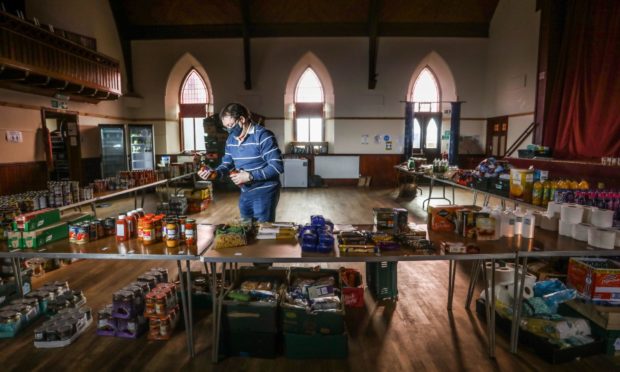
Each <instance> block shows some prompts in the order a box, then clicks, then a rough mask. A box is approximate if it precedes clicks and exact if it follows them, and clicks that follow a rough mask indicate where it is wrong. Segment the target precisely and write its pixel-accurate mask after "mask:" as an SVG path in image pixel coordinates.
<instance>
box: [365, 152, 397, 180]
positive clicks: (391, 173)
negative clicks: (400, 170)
mask: <svg viewBox="0 0 620 372" xmlns="http://www.w3.org/2000/svg"><path fill="white" fill-rule="evenodd" d="M402 160H403V155H402V154H390V155H381V154H377V155H375V154H364V155H360V173H361V175H362V176H371V177H372V180H371V183H370V185H371V186H372V187H391V186H396V176H397V174H396V173H397V172H396V169H394V166H395V165H397V164H399V163H400V162H402Z"/></svg>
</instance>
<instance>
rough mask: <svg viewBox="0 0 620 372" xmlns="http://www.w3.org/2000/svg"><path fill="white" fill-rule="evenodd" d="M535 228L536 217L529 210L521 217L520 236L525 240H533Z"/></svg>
mask: <svg viewBox="0 0 620 372" xmlns="http://www.w3.org/2000/svg"><path fill="white" fill-rule="evenodd" d="M535 227H536V216H535V215H534V212H532V211H531V210H529V209H528V210H527V213H525V215H524V216H523V224H522V226H521V236H523V237H524V238H527V239H532V238H534V228H535Z"/></svg>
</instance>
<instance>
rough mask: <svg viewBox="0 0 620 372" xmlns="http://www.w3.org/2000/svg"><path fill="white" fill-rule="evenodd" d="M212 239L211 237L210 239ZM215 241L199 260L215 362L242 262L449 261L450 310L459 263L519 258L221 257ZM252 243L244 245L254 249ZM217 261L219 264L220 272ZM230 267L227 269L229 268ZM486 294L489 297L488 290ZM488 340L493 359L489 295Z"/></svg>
mask: <svg viewBox="0 0 620 372" xmlns="http://www.w3.org/2000/svg"><path fill="white" fill-rule="evenodd" d="M211 241H212V240H211ZM212 245H213V244H211V246H210V247H209V248H208V249H207V251H206V252H205V254H204V255H202V256H201V257H200V260H201V261H202V262H204V264H205V268H206V271H207V273H208V274H209V275H210V278H211V290H212V295H213V329H212V332H213V333H212V338H213V341H212V342H213V349H212V362H213V363H217V362H218V361H219V339H220V332H221V322H222V305H223V300H224V298H225V297H226V295H227V293H228V292H229V291H230V290H231V289H232V283H234V279H235V277H236V270H237V269H238V265H239V263H323V262H339V263H345V262H348V263H351V262H386V261H389V262H399V261H449V270H448V298H447V309H448V311H451V310H452V302H453V298H454V288H455V280H456V262H457V261H468V260H482V261H487V260H489V261H490V262H492V263H493V264H494V263H495V261H496V260H514V259H515V258H516V252H515V251H514V250H505V251H499V250H501V248H499V249H498V251H499V252H486V253H477V254H440V253H437V254H432V255H393V254H389V255H387V254H386V255H381V254H378V255H377V254H369V255H362V254H350V255H348V254H345V255H343V256H341V255H340V253H339V251H338V247H335V250H334V254H311V255H303V254H302V257H299V256H293V255H291V256H288V257H286V256H285V257H265V256H263V257H258V256H249V255H244V254H239V253H235V249H234V248H228V249H227V252H226V255H224V256H221V252H222V251H223V250H214V248H213V247H212ZM251 247H252V245H249V246H246V247H244V248H251ZM210 252H219V253H218V255H220V256H219V257H213V255H212V254H211V255H210ZM218 264H220V265H219V266H220V267H219V269H221V270H222V271H221V272H220V271H218ZM227 267H228V270H227ZM227 277H229V278H230V281H229V283H230V285H229V286H225V283H226V278H227ZM219 278H221V280H222V288H221V290H219V291H218V290H217V288H218V279H219ZM490 281H491V283H492V284H493V287H494V286H495V285H494V284H495V272H493V273H492V275H491V278H490ZM486 292H487V297H488V296H489V294H488V291H486ZM490 296H491V298H493V299H494V298H495V292H494V290H492V291H491V294H490ZM486 304H487V309H486V310H487V311H486V313H487V314H486V316H487V320H488V321H487V340H488V353H489V356H490V357H491V358H494V357H495V301H494V300H490V299H489V298H487V302H486Z"/></svg>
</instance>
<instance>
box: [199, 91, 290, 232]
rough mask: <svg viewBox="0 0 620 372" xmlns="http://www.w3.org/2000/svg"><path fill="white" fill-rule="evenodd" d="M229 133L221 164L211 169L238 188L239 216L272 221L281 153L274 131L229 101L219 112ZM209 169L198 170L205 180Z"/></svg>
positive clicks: (278, 181) (277, 192) (245, 108)
mask: <svg viewBox="0 0 620 372" xmlns="http://www.w3.org/2000/svg"><path fill="white" fill-rule="evenodd" d="M220 118H221V119H222V124H224V129H226V131H227V132H228V133H229V135H228V139H227V140H226V150H225V154H224V158H223V159H222V164H221V165H220V166H219V167H217V169H215V172H217V175H218V176H219V177H220V178H222V177H224V176H225V175H226V174H230V179H231V180H232V181H233V182H234V183H235V184H236V185H237V186H239V187H240V188H241V196H240V197H239V212H240V213H241V218H243V219H254V220H257V221H258V222H273V221H274V220H275V215H276V207H277V205H278V200H279V199H280V174H282V172H284V164H283V162H282V153H281V152H280V149H279V147H278V143H277V141H276V138H275V136H274V134H273V133H272V132H271V131H269V130H267V129H265V128H264V127H263V126H260V125H258V124H256V123H253V122H252V121H251V120H250V111H249V110H248V109H247V107H245V106H243V105H242V104H239V103H229V104H227V105H226V106H224V108H223V109H222V111H221V112H220ZM211 172H213V171H211V170H205V171H201V172H199V173H198V175H199V176H200V177H202V178H203V179H208V178H209V176H210V175H211Z"/></svg>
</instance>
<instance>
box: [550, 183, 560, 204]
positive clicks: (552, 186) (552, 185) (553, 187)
mask: <svg viewBox="0 0 620 372" xmlns="http://www.w3.org/2000/svg"><path fill="white" fill-rule="evenodd" d="M557 189H558V184H557V182H555V181H551V182H549V201H555V191H556V190H557Z"/></svg>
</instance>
